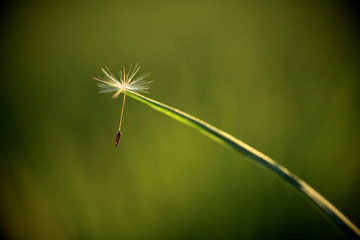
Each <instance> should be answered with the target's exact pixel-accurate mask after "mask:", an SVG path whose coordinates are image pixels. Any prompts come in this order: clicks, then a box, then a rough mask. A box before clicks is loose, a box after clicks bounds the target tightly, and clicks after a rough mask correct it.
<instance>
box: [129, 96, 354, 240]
mask: <svg viewBox="0 0 360 240" xmlns="http://www.w3.org/2000/svg"><path fill="white" fill-rule="evenodd" d="M124 94H126V95H128V96H129V97H132V98H134V99H136V100H138V101H140V102H142V103H145V104H147V105H148V106H150V107H152V108H154V109H155V110H158V111H159V112H162V113H164V114H166V115H168V116H170V117H172V118H174V119H176V120H178V121H180V122H182V123H184V124H186V125H188V126H190V127H193V128H195V129H197V130H198V131H200V132H201V133H203V134H205V135H206V136H208V137H210V138H211V139H213V140H215V141H217V142H219V143H221V144H223V145H225V146H227V147H231V148H233V149H235V150H236V151H239V152H241V153H243V154H245V155H246V156H248V157H250V158H251V159H252V160H254V161H256V162H258V163H259V164H260V165H262V166H264V167H266V168H267V169H269V170H270V171H271V172H273V173H275V174H276V175H278V176H280V177H281V178H282V179H284V180H285V181H286V182H287V183H289V184H290V186H292V187H293V188H294V189H296V190H297V191H298V192H300V193H301V194H302V195H303V196H305V198H307V199H309V200H310V201H311V202H312V203H314V204H315V205H316V206H317V207H318V208H319V209H320V210H321V211H322V212H323V213H324V214H325V215H326V216H327V217H328V218H329V220H330V221H332V222H333V223H335V224H336V225H337V226H338V227H339V228H340V229H341V230H342V231H343V233H344V234H345V235H346V236H347V237H348V238H349V239H360V230H359V228H358V227H357V226H356V225H355V224H354V223H352V222H351V221H350V220H349V219H348V218H347V217H346V216H345V215H344V214H343V213H342V212H340V211H339V210H338V209H337V208H336V207H335V206H333V205H332V204H331V203H330V202H329V201H328V200H326V199H325V198H324V197H323V196H321V195H320V194H319V193H318V192H317V191H316V190H315V189H313V188H312V187H311V186H310V185H309V184H307V183H306V182H304V181H303V180H301V179H300V178H299V177H297V176H296V175H295V174H293V173H291V172H290V171H289V170H288V169H286V168H285V167H283V166H282V165H280V164H278V163H277V162H275V161H274V160H272V159H271V158H270V157H268V156H266V155H265V154H263V153H261V152H259V151H258V150H256V149H254V148H252V147H251V146H249V145H247V144H245V143H244V142H242V141H240V140H239V139H237V138H235V137H233V136H232V135H230V134H228V133H226V132H224V131H222V130H220V129H217V128H216V127H214V126H211V125H210V124H208V123H206V122H204V121H202V120H200V119H197V118H195V117H193V116H191V115H189V114H187V113H185V112H182V111H180V110H178V109H176V108H173V107H170V106H168V105H165V104H163V103H160V102H158V101H155V100H152V99H150V98H148V97H145V96H142V95H140V94H138V93H136V92H133V91H129V90H126V91H124Z"/></svg>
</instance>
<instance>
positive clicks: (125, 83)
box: [94, 64, 152, 98]
mask: <svg viewBox="0 0 360 240" xmlns="http://www.w3.org/2000/svg"><path fill="white" fill-rule="evenodd" d="M139 69H140V66H139V64H136V65H135V67H134V68H133V69H132V65H130V67H129V71H128V72H127V73H126V71H125V68H124V69H123V71H119V79H117V78H116V77H115V76H114V74H112V72H111V71H110V70H109V68H107V67H104V68H102V69H101V70H102V72H103V73H104V78H94V79H95V80H97V81H99V82H100V83H99V84H98V85H99V87H100V88H101V90H100V93H107V92H115V94H114V95H113V97H114V98H115V97H118V96H119V95H120V93H121V92H122V91H126V90H131V91H133V92H141V93H147V92H148V90H149V89H150V85H151V83H152V81H148V80H147V79H148V78H149V76H150V73H144V74H141V75H139V76H137V77H136V76H135V75H136V74H137V72H138V71H139Z"/></svg>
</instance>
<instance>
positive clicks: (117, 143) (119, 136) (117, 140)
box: [115, 130, 121, 146]
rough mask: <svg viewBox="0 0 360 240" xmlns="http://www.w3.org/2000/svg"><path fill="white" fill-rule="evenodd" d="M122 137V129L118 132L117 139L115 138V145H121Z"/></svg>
mask: <svg viewBox="0 0 360 240" xmlns="http://www.w3.org/2000/svg"><path fill="white" fill-rule="evenodd" d="M120 139H121V132H120V130H119V131H118V132H117V133H116V140H115V146H119V142H120Z"/></svg>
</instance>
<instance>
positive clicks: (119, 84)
mask: <svg viewBox="0 0 360 240" xmlns="http://www.w3.org/2000/svg"><path fill="white" fill-rule="evenodd" d="M131 68H132V65H130V67H129V71H128V73H127V74H126V72H125V67H124V68H123V71H122V72H121V71H120V72H119V79H117V78H116V77H115V76H114V75H113V74H112V73H111V72H110V70H109V69H108V68H107V67H105V68H102V69H101V70H102V72H103V73H104V76H105V77H104V78H95V77H94V80H96V81H98V82H100V83H99V87H101V88H102V90H101V91H100V93H105V92H115V93H114V94H113V98H117V97H118V96H120V94H121V93H124V92H126V91H128V90H129V91H133V92H143V93H146V92H147V91H148V90H149V88H150V84H151V81H147V80H146V79H147V78H148V77H149V76H150V73H146V74H142V75H140V76H138V77H135V75H136V73H137V72H138V71H139V69H140V66H139V64H136V65H135V67H134V69H133V70H132V71H131ZM125 98H126V95H125V94H124V98H123V103H122V108H121V115H120V123H119V130H118V131H117V133H116V139H115V146H119V142H120V139H121V124H122V119H123V114H124V108H125Z"/></svg>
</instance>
